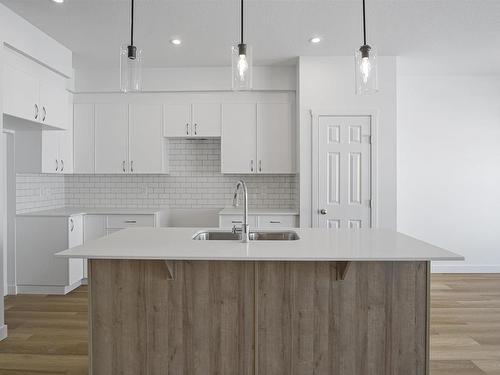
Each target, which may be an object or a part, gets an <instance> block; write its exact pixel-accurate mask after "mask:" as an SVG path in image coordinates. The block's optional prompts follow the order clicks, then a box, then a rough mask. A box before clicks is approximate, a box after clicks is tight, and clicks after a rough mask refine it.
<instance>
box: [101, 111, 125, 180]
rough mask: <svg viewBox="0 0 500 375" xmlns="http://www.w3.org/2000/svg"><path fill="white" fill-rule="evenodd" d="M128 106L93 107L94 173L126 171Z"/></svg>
mask: <svg viewBox="0 0 500 375" xmlns="http://www.w3.org/2000/svg"><path fill="white" fill-rule="evenodd" d="M127 151H128V106H127V105H126V104H114V103H106V104H96V105H95V172H96V173H125V172H126V171H128V158H127V154H128V152H127Z"/></svg>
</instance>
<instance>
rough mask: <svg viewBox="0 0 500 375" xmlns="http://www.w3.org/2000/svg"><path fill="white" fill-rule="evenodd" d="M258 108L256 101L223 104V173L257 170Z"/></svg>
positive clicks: (253, 171) (252, 171)
mask: <svg viewBox="0 0 500 375" xmlns="http://www.w3.org/2000/svg"><path fill="white" fill-rule="evenodd" d="M256 112H257V110H256V104H255V103H227V104H223V106H222V142H221V144H222V154H221V158H222V160H221V161H222V163H221V170H222V173H255V172H256V171H257V160H256V159H257V158H256V153H257V144H256V143H257V113H256Z"/></svg>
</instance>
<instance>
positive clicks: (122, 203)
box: [17, 139, 298, 212]
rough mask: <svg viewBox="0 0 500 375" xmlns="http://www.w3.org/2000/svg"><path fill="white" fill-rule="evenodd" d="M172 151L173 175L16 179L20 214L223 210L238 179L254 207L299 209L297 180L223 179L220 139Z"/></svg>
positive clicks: (183, 142) (172, 146)
mask: <svg viewBox="0 0 500 375" xmlns="http://www.w3.org/2000/svg"><path fill="white" fill-rule="evenodd" d="M168 150H169V151H168V152H169V158H168V159H169V163H170V174H169V175H66V176H58V175H53V176H50V175H45V176H43V175H18V177H17V180H18V181H17V201H18V209H17V211H18V212H26V211H33V210H38V209H45V208H57V207H61V206H63V205H66V206H81V207H171V208H219V207H220V208H222V207H225V206H229V205H231V202H232V194H233V192H234V187H235V184H236V181H237V180H239V179H240V178H242V179H244V180H245V181H246V182H247V184H248V188H249V201H250V206H252V207H259V208H294V207H297V206H298V184H297V180H298V178H297V177H296V176H295V175H286V176H283V175H272V176H268V175H223V174H221V173H220V160H221V159H220V156H221V155H220V139H206V140H198V139H197V140H187V139H170V140H169V147H168ZM40 192H42V193H40ZM52 193H54V197H52V196H51V194H52Z"/></svg>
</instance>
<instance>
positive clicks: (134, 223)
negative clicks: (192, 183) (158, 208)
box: [83, 212, 163, 278]
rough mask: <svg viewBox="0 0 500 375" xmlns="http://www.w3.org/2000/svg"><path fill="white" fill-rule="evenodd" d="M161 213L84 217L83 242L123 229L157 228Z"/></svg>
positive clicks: (86, 274)
mask: <svg viewBox="0 0 500 375" xmlns="http://www.w3.org/2000/svg"><path fill="white" fill-rule="evenodd" d="M162 215H163V213H162V212H157V213H152V214H115V215H112V214H103V215H85V216H84V219H83V221H84V225H83V228H84V230H83V232H84V235H83V241H84V243H85V242H88V241H91V240H95V239H97V238H99V237H104V236H108V235H110V234H113V233H116V232H118V231H120V230H122V229H125V228H133V227H158V226H160V225H161V224H162V221H163V216H162ZM87 276H88V267H87V261H86V260H84V263H83V277H84V278H87Z"/></svg>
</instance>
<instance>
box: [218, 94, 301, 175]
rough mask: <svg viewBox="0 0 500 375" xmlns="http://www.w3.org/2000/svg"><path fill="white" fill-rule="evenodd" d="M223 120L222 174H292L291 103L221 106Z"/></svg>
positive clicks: (293, 140) (293, 157) (293, 171)
mask: <svg viewBox="0 0 500 375" xmlns="http://www.w3.org/2000/svg"><path fill="white" fill-rule="evenodd" d="M222 118H223V124H222V156H221V157H222V167H221V170H222V173H269V174H290V173H295V163H294V160H295V156H294V150H295V136H294V135H295V132H294V127H293V121H292V106H291V104H290V103H259V104H256V103H230V104H224V105H223V112H222Z"/></svg>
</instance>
